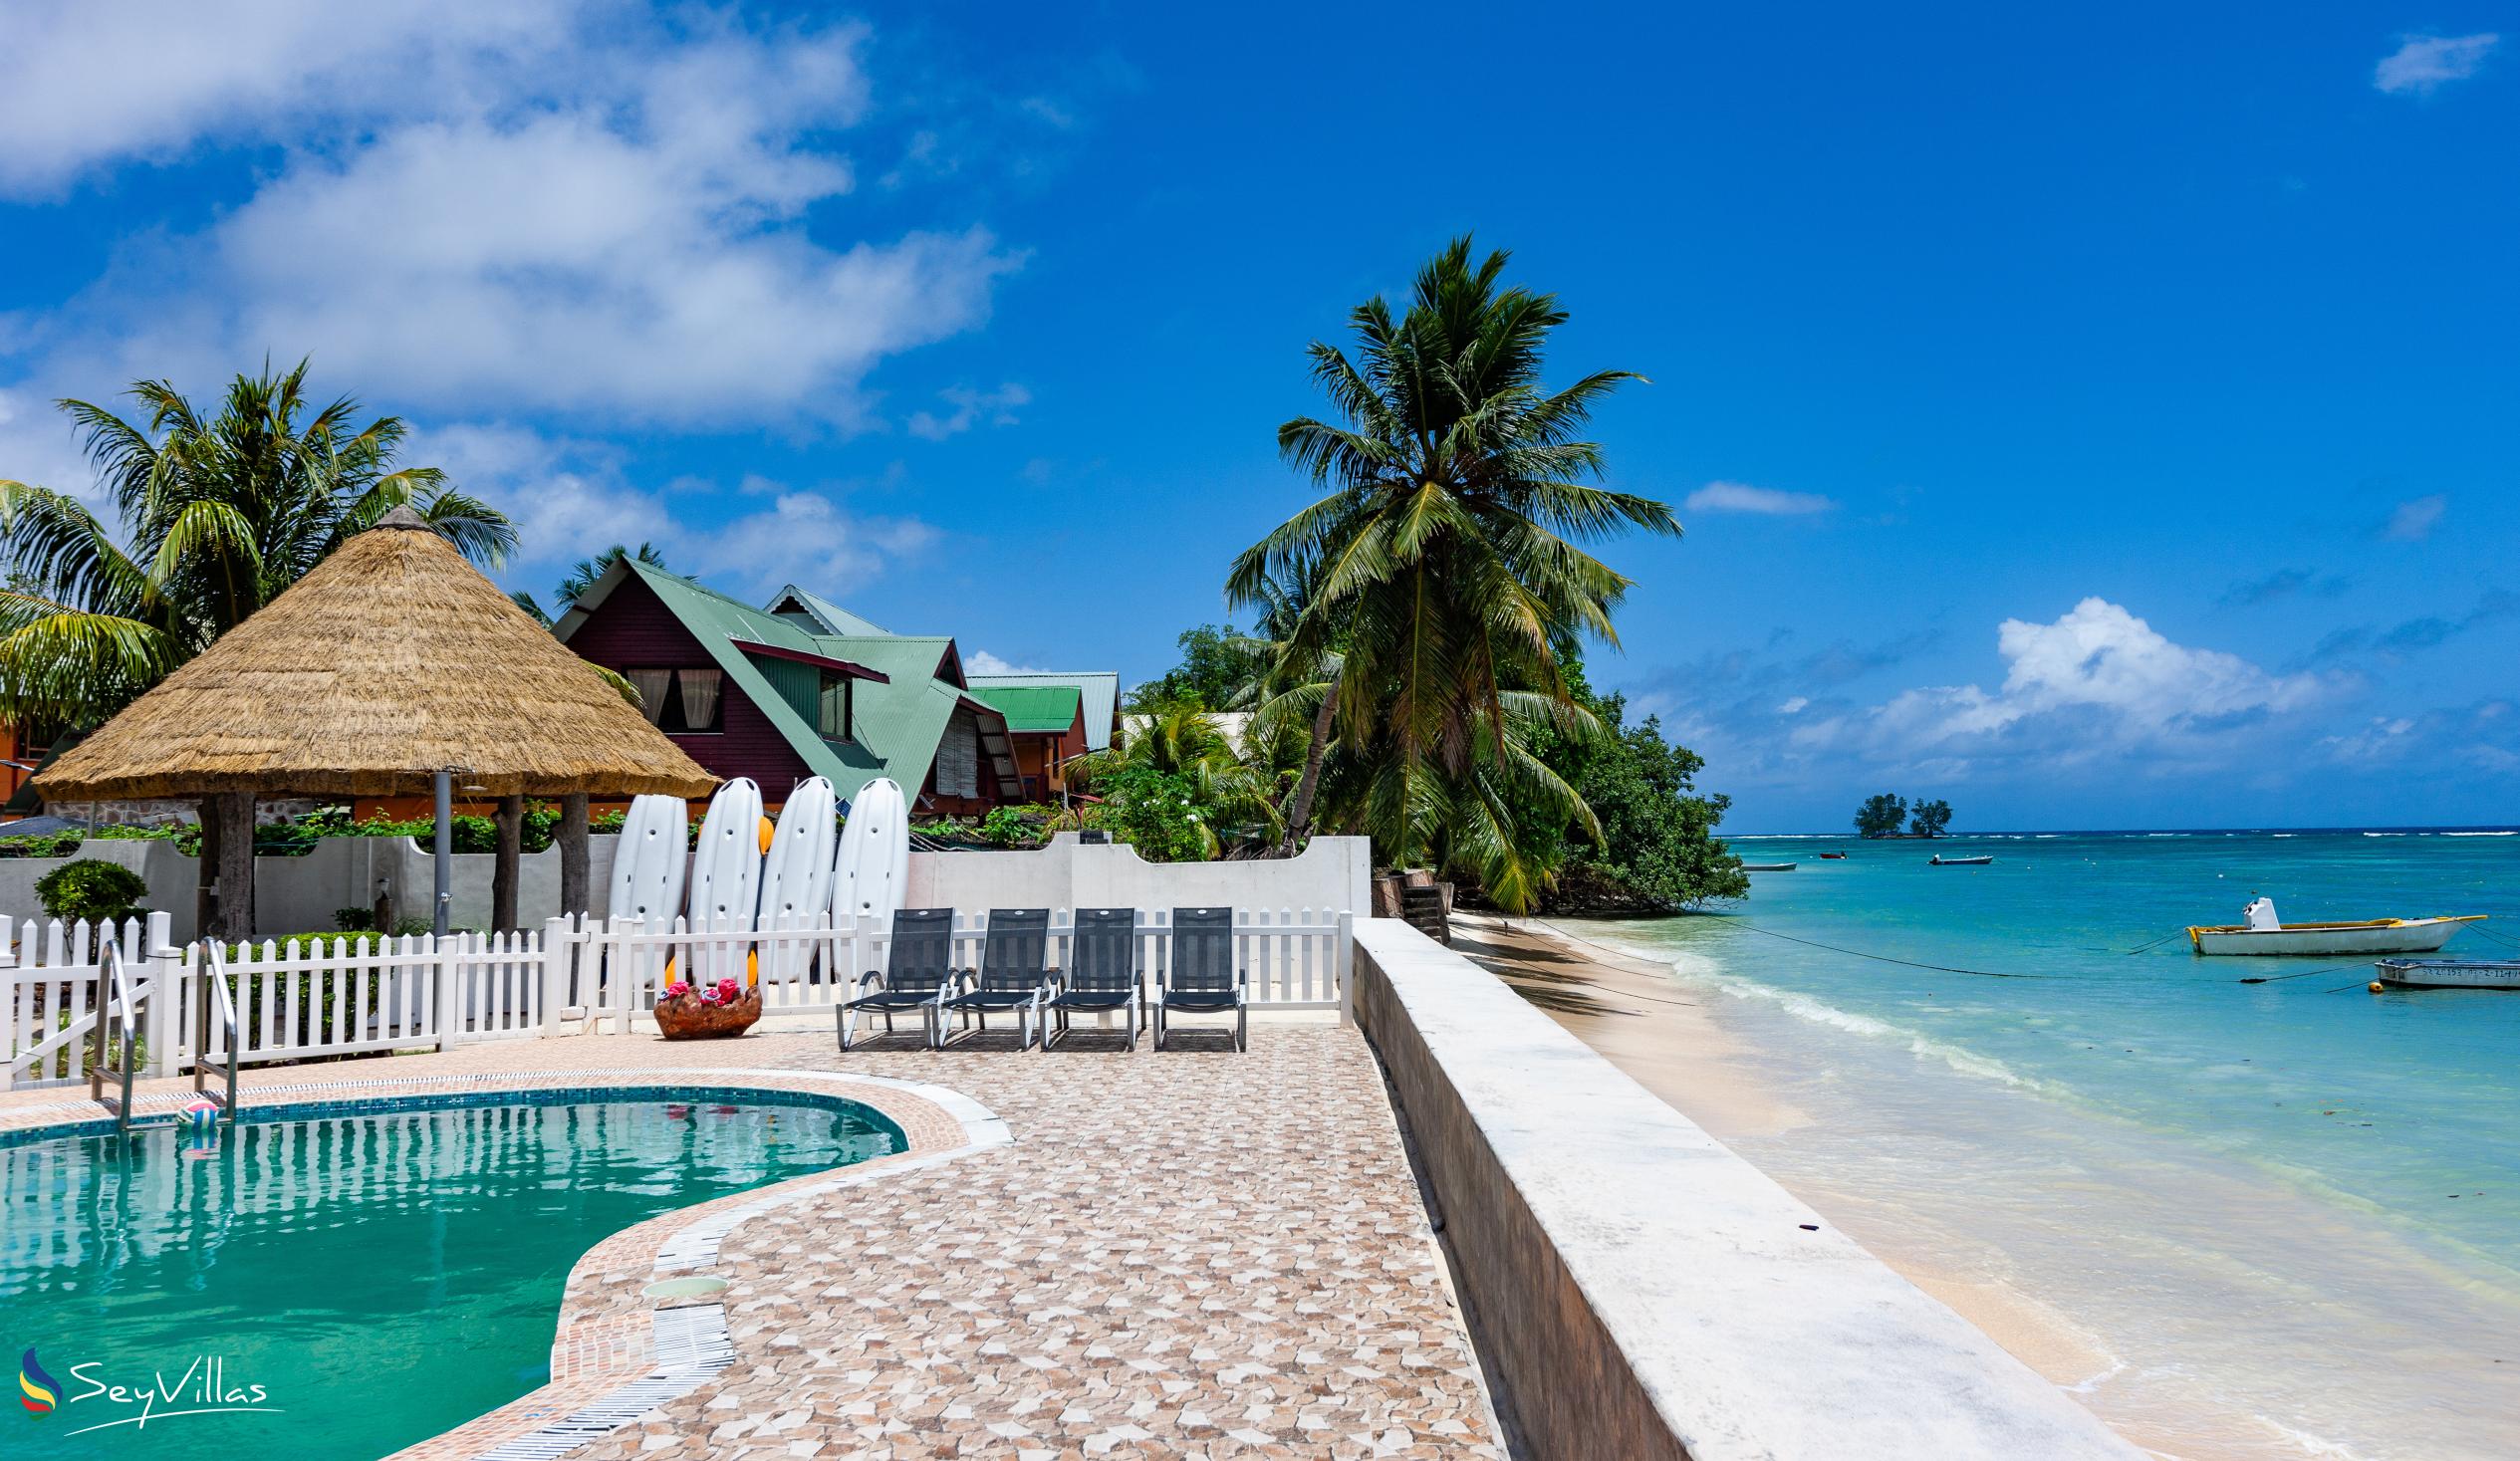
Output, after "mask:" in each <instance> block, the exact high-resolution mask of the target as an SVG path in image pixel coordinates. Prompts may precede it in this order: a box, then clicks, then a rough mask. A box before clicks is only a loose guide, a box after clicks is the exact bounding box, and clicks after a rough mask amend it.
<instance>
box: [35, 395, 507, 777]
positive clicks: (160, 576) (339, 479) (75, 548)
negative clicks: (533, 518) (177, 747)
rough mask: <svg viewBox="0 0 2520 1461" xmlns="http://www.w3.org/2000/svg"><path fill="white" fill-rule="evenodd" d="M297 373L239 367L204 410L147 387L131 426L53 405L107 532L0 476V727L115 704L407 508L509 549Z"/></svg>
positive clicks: (71, 717)
mask: <svg viewBox="0 0 2520 1461" xmlns="http://www.w3.org/2000/svg"><path fill="white" fill-rule="evenodd" d="M306 373H307V366H306V364H305V363H304V362H300V363H299V365H298V366H297V367H296V368H295V369H293V370H289V371H287V372H285V373H282V374H277V375H275V374H272V373H270V372H269V371H268V370H266V371H265V372H264V373H263V374H261V375H259V376H246V375H239V376H237V377H236V378H235V379H234V380H233V381H231V382H230V383H229V385H228V388H227V392H226V394H225V396H224V397H222V399H221V400H220V401H219V403H218V410H217V412H216V413H215V414H211V415H205V414H203V413H202V412H201V411H200V410H199V409H198V408H197V407H195V406H194V405H193V403H192V402H191V401H189V400H187V399H185V398H184V397H183V396H182V395H181V394H179V393H178V392H177V391H176V390H175V388H174V387H173V386H172V385H170V384H168V383H167V382H165V381H163V380H142V381H138V382H136V383H134V384H133V385H132V386H131V388H130V390H129V392H128V394H129V395H130V397H131V398H132V399H133V400H135V401H136V402H138V403H139V405H140V407H141V410H140V412H138V413H137V421H136V423H134V421H131V420H126V419H125V418H124V417H122V416H118V415H116V414H115V413H114V412H112V411H110V410H107V409H106V408H105V407H103V406H98V405H92V404H90V403H88V402H87V401H82V400H64V401H61V402H59V404H60V406H61V408H62V410H63V411H64V412H66V413H67V414H68V415H69V416H70V418H71V419H72V420H73V421H75V422H77V423H78V425H79V427H80V430H81V431H82V433H83V435H84V438H85V442H86V446H87V452H88V459H89V461H90V463H91V464H92V465H93V466H94V468H95V470H96V475H97V488H98V495H100V496H102V497H103V498H104V499H105V500H106V501H108V502H110V503H112V504H113V507H114V511H115V515H116V516H117V517H119V518H120V519H121V522H122V528H123V531H122V535H121V537H122V541H120V542H118V541H116V536H115V535H114V534H113V533H111V532H109V531H108V530H107V528H106V526H105V524H104V523H102V522H100V521H99V520H98V519H97V518H96V517H95V516H94V515H93V514H91V513H90V512H89V510H88V508H87V507H86V505H85V504H83V503H82V502H81V501H80V499H79V498H77V497H75V496H72V495H70V494H68V493H63V492H56V491H53V490H50V489H47V488H44V487H39V486H34V485H31V484H29V483H25V482H18V481H8V480H0V567H4V568H5V570H6V573H7V576H8V583H7V587H6V588H5V589H0V719H6V720H9V721H12V722H15V723H17V724H19V725H37V726H44V727H50V728H53V729H83V728H86V727H89V726H93V725H96V724H99V723H100V722H102V721H104V720H105V719H106V718H107V717H109V716H111V715H112V714H113V713H114V712H115V711H117V710H120V709H121V708H123V706H125V705H126V704H128V703H129V702H130V701H131V700H133V699H135V698H137V697H138V695H139V694H140V693H141V692H142V691H144V690H146V689H147V688H148V687H149V686H151V685H153V684H155V683H156V682H157V681H158V680H159V679H162V678H163V677H164V676H165V675H166V674H167V672H168V671H170V670H172V669H173V668H174V667H175V666H177V665H179V664H181V663H183V662H184V661H185V660H187V659H189V658H191V657H192V656H193V655H195V654H198V653H200V652H201V650H203V649H204V648H206V647H208V646H209V644H210V643H211V642H212V641H213V640H215V639H217V638H218V636H219V635H221V634H223V633H225V632H227V631H228V630H229V629H231V628H234V627H235V626H236V625H237V624H239V623H241V622H243V621H244V619H245V617H246V615H248V614H250V613H252V612H253V611H254V610H256V609H260V608H262V607H263V606H264V605H265V604H268V603H270V602H271V601H272V600H273V599H275V598H277V597H279V595H280V593H281V592H282V591H283V590H285V589H287V588H288V587H289V586H290V585H292V584H295V583H296V582H297V581H298V580H299V579H300V578H302V577H304V576H305V575H306V573H307V571H308V570H309V569H312V568H314V567H315V566H316V565H317V564H318V563H321V562H322V561H323V560H324V558H325V557H326V555H328V554H330V553H332V552H333V550H334V549H336V548H339V547H340V546H341V545H342V544H343V543H344V542H345V541H347V540H348V539H349V538H350V537H351V536H352V535H354V534H356V533H360V532H362V531H365V530H366V529H367V528H369V527H371V526H373V525H374V524H375V523H376V521H377V519H378V518H379V517H381V516H383V515H384V513H385V512H386V511H387V510H388V509H390V508H393V507H396V506H402V505H408V506H410V507H412V508H413V509H415V510H416V511H418V512H419V514H420V515H421V516H422V517H424V518H426V519H427V520H428V521H429V523H430V525H431V526H432V527H434V528H435V529H436V530H437V532H438V533H439V534H440V535H441V536H443V537H444V538H445V539H446V540H447V541H448V542H450V543H452V544H454V545H455V546H456V547H457V548H458V549H460V550H462V551H463V553H464V555H465V556H466V557H468V558H471V559H472V560H474V561H475V562H478V563H484V564H494V563H496V562H498V561H499V560H500V559H501V558H502V557H503V556H504V555H505V554H506V553H508V552H509V551H510V550H511V549H513V548H514V547H515V545H516V530H515V528H514V527H512V526H511V525H510V524H509V522H508V520H507V519H506V518H505V517H504V516H502V515H501V514H500V513H498V512H497V511H495V510H494V509H492V508H491V507H490V506H489V505H487V504H486V503H483V502H481V501H479V500H478V499H476V498H473V497H469V496H466V495H465V494H463V493H461V492H458V491H456V490H455V489H454V488H453V487H452V486H450V485H449V484H448V483H447V482H446V480H445V474H444V473H442V472H440V471H439V470H438V469H436V468H435V467H397V466H396V465H395V457H396V455H397V453H398V452H399V451H400V449H401V445H402V441H403V438H404V435H405V428H404V426H403V423H402V421H401V419H400V418H399V417H395V416H378V417H375V418H374V419H371V420H369V421H367V422H366V423H365V424H361V423H360V422H359V421H358V420H357V419H356V418H357V416H358V414H359V409H360V407H359V403H358V402H357V401H356V400H353V399H351V398H350V397H348V396H344V397H341V398H339V399H337V400H334V401H333V402H332V403H331V404H329V405H324V406H321V407H318V406H315V405H314V404H313V403H312V402H311V401H310V399H309V398H308V396H307V393H306Z"/></svg>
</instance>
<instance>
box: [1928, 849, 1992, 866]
mask: <svg viewBox="0 0 2520 1461" xmlns="http://www.w3.org/2000/svg"><path fill="white" fill-rule="evenodd" d="M1994 860H1995V857H1994V854H1993V853H1991V852H1989V853H1981V854H1980V855H1978V856H1975V857H1946V856H1943V855H1942V854H1941V853H1939V852H1936V853H1935V854H1934V855H1933V858H1932V860H1931V862H1930V864H1929V865H1931V866H1935V867H1983V866H1985V865H1986V864H1987V863H1989V862H1992V861H1994Z"/></svg>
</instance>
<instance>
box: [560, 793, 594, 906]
mask: <svg viewBox="0 0 2520 1461" xmlns="http://www.w3.org/2000/svg"><path fill="white" fill-rule="evenodd" d="M592 911H594V905H593V904H591V903H590V902H589V901H588V900H587V794H586V793H584V792H571V793H570V794H568V795H567V796H565V797H562V798H561V799H560V915H561V916H562V917H564V918H566V917H568V916H569V915H570V914H572V913H588V912H592Z"/></svg>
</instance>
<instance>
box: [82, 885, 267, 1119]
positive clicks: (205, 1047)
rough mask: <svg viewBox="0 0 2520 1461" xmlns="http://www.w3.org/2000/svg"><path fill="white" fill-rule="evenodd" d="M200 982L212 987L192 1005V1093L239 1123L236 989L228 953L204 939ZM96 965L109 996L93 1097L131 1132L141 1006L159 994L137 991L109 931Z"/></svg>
mask: <svg viewBox="0 0 2520 1461" xmlns="http://www.w3.org/2000/svg"><path fill="white" fill-rule="evenodd" d="M201 954H202V969H201V982H202V983H203V984H206V985H208V986H209V987H208V989H207V990H205V991H203V992H202V993H201V995H200V996H199V997H198V998H196V999H195V1000H194V1001H193V1009H194V1011H195V1012H196V1016H197V1018H196V1021H195V1024H194V1031H193V1042H192V1051H193V1056H192V1089H193V1092H194V1094H196V1095H198V1096H202V1097H204V1098H205V1099H208V1100H211V1101H213V1102H215V1103H216V1104H217V1105H218V1107H219V1111H220V1113H221V1114H222V1115H225V1116H226V1117H227V1119H228V1124H230V1125H234V1124H235V1123H236V1044H237V1034H236V991H235V990H234V988H233V987H232V986H231V985H230V984H229V982H228V975H227V957H226V952H225V950H223V949H222V948H221V947H220V946H219V943H218V941H217V940H216V939H211V940H207V941H205V942H204V943H203V944H202V945H201ZM97 964H98V970H99V972H100V973H102V974H103V975H104V976H105V979H104V983H105V996H106V998H105V1003H104V1006H103V1007H102V1008H100V1009H99V1010H98V1011H97V1023H96V1029H95V1034H94V1036H93V1040H94V1045H93V1047H92V1048H91V1050H90V1052H89V1059H88V1095H89V1097H90V1098H91V1099H93V1100H95V1101H96V1102H97V1103H98V1104H99V1105H102V1106H105V1107H106V1108H107V1109H108V1110H111V1111H112V1112H114V1129H115V1130H116V1131H118V1132H123V1131H128V1130H130V1129H131V1082H132V1078H133V1077H134V1076H136V1075H137V1074H138V1069H139V1029H140V1020H139V1012H140V1004H141V1001H142V1000H143V999H144V998H154V997H155V996H156V994H157V991H156V990H155V989H151V990H150V991H149V992H148V994H147V995H145V996H143V995H141V994H140V993H139V992H138V991H137V990H136V989H135V988H134V987H133V985H132V983H131V971H130V968H129V966H128V965H126V963H125V962H124V959H123V944H122V940H120V939H118V938H116V937H115V936H114V933H113V931H112V930H111V929H110V928H109V929H108V930H107V932H106V934H105V937H104V940H103V942H102V943H101V944H100V945H99V947H98V950H97ZM213 1003H215V1004H216V1005H217V1006H218V1016H217V1017H218V1021H219V1025H220V1028H221V1033H222V1034H224V1035H225V1036H226V1039H225V1040H224V1041H222V1042H221V1043H220V1046H219V1055H220V1059H219V1060H218V1061H217V1063H216V1064H218V1065H219V1067H220V1070H221V1074H222V1076H223V1077H224V1079H223V1080H222V1082H221V1084H220V1089H219V1091H218V1092H217V1093H216V1094H213V1093H212V1092H211V1091H210V1089H209V1082H210V1067H211V1065H212V1064H213V1062H212V1059H211V1056H210V1030H211V1025H210V1021H211V1009H210V1007H211V1005H212V1004H213ZM118 1037H119V1038H120V1039H121V1041H122V1051H121V1057H120V1059H110V1057H111V1055H112V1052H113V1051H114V1049H115V1041H116V1039H117V1038H118ZM109 1068H111V1069H112V1070H113V1073H114V1076H115V1084H116V1086H117V1090H116V1092H115V1093H114V1094H113V1095H111V1096H109V1095H107V1094H106V1089H105V1088H106V1076H107V1071H108V1070H109ZM150 1124H152V1125H154V1124H157V1123H155V1122H151V1123H150Z"/></svg>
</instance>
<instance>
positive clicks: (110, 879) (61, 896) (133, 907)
mask: <svg viewBox="0 0 2520 1461" xmlns="http://www.w3.org/2000/svg"><path fill="white" fill-rule="evenodd" d="M35 895H36V896H37V897H39V898H42V899H43V900H44V911H45V912H47V913H50V914H51V915H52V916H54V917H56V918H85V919H88V920H89V921H91V922H97V921H101V920H111V921H113V922H117V923H119V922H121V921H122V920H124V919H126V918H128V917H130V916H131V915H133V914H135V913H137V912H139V911H140V899H141V898H144V897H146V896H148V884H147V882H145V881H143V880H142V879H141V877H140V875H139V874H138V873H136V872H133V871H132V870H131V869H130V868H128V867H126V866H124V865H123V864H122V863H120V862H106V861H101V860H99V859H98V858H95V857H82V858H80V859H79V860H78V861H76V862H65V863H63V864H62V865H61V866H59V867H56V868H54V869H53V870H52V871H50V872H47V873H45V874H44V875H43V876H42V877H40V878H38V879H36V882H35Z"/></svg>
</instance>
